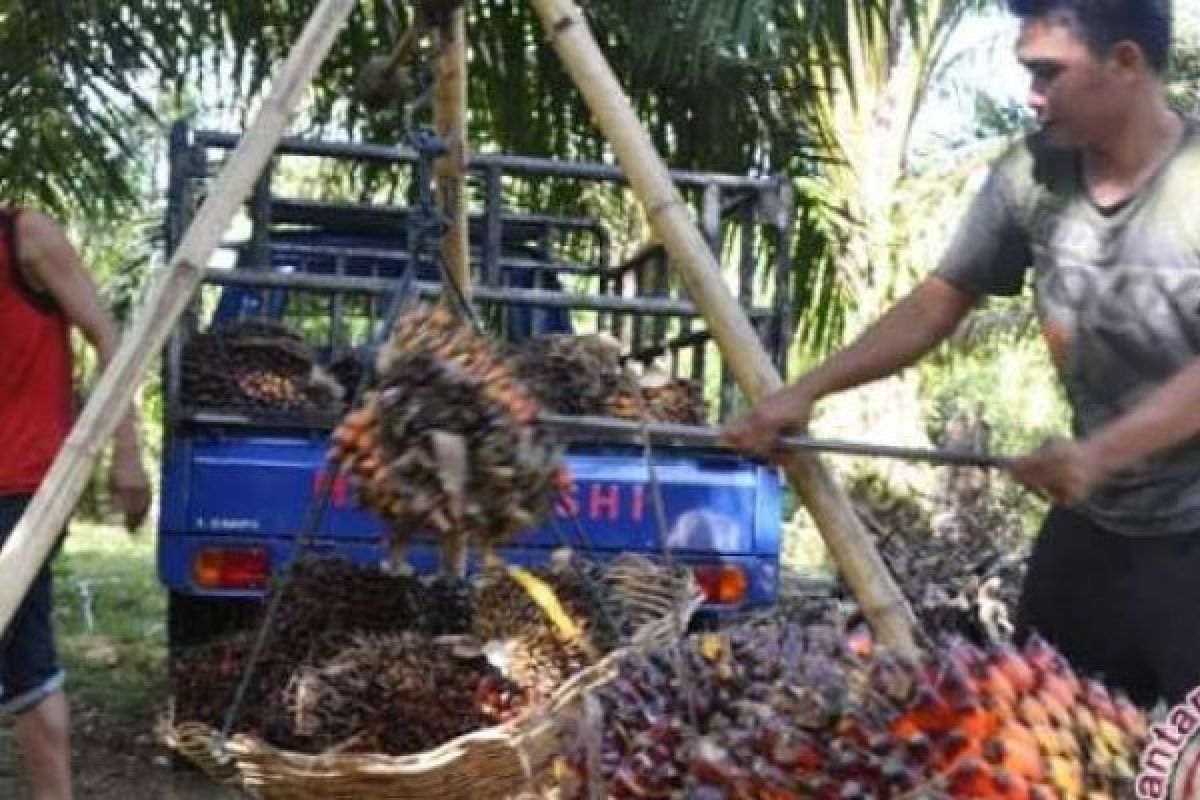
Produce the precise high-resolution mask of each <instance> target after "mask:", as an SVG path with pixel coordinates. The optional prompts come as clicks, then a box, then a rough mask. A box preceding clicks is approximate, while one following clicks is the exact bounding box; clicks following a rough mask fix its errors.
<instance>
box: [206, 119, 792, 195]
mask: <svg viewBox="0 0 1200 800" xmlns="http://www.w3.org/2000/svg"><path fill="white" fill-rule="evenodd" d="M240 139H241V137H240V136H239V135H237V134H233V133H223V132H220V131H195V132H193V134H192V141H193V143H194V144H195V145H196V146H197V147H203V148H213V149H221V150H232V149H233V148H235V147H237V145H238V142H239V141H240ZM276 152H278V153H279V154H281V155H290V156H318V157H325V158H349V159H353V160H357V161H375V162H383V163H392V164H411V163H413V162H415V161H416V160H417V152H416V151H415V150H413V149H412V148H409V147H399V146H389V145H379V144H355V143H353V142H329V141H319V140H315V139H305V138H301V137H288V138H285V139H283V140H282V141H280V143H279V146H278V148H276ZM489 167H499V168H500V169H502V170H504V171H506V172H517V173H525V174H527V175H539V176H545V177H557V178H578V179H584V180H594V181H604V182H606V183H619V184H624V183H626V180H625V173H623V172H622V171H621V169H620V168H619V167H615V166H612V165H610V164H600V163H596V162H581V161H559V160H557V159H553V158H536V157H533V156H510V155H494V154H480V153H472V154H470V155H469V157H468V160H467V168H468V169H470V170H486V169H488V168H489ZM671 177H672V179H674V181H675V182H676V183H677V184H679V185H680V186H683V187H699V188H703V187H705V186H709V185H712V184H716V185H718V186H720V187H721V188H723V189H732V190H737V189H755V190H763V189H770V188H771V187H772V186H773V185H774V181H773V179H771V178H751V177H741V176H738V175H723V174H721V173H718V172H697V171H694V170H671Z"/></svg>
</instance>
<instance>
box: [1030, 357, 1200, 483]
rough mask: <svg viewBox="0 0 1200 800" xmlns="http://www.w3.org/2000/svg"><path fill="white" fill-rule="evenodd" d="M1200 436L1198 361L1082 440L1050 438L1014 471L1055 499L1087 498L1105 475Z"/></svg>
mask: <svg viewBox="0 0 1200 800" xmlns="http://www.w3.org/2000/svg"><path fill="white" fill-rule="evenodd" d="M1198 434H1200V360H1196V361H1193V362H1192V363H1191V364H1189V365H1188V366H1187V367H1184V368H1183V369H1182V370H1180V371H1179V372H1178V373H1176V374H1175V376H1174V377H1172V378H1171V379H1170V380H1169V381H1167V382H1166V383H1165V384H1163V385H1162V386H1160V387H1159V388H1158V389H1157V390H1155V391H1154V392H1152V393H1151V394H1150V395H1148V396H1147V397H1146V398H1144V399H1143V400H1142V401H1141V402H1140V403H1138V404H1137V405H1135V406H1134V407H1133V408H1131V409H1129V411H1127V412H1126V413H1125V414H1123V415H1121V416H1120V417H1117V418H1116V419H1115V420H1113V421H1112V422H1110V423H1109V424H1107V425H1105V426H1104V427H1102V428H1100V429H1099V430H1097V431H1095V432H1093V433H1092V434H1091V436H1089V437H1088V438H1086V439H1083V440H1080V441H1071V440H1053V441H1050V442H1048V443H1047V444H1046V445H1044V446H1043V447H1042V448H1041V449H1040V450H1038V451H1037V452H1035V453H1034V454H1032V455H1031V456H1029V457H1027V458H1025V459H1022V460H1021V461H1020V462H1019V463H1018V464H1017V466H1016V468H1015V469H1014V474H1015V475H1016V477H1017V478H1018V480H1020V481H1021V482H1022V483H1024V484H1026V485H1027V486H1030V487H1033V488H1035V489H1039V490H1042V491H1044V492H1046V493H1047V494H1049V495H1050V498H1051V499H1052V500H1054V501H1055V502H1059V503H1076V502H1079V501H1081V500H1084V499H1086V498H1087V496H1088V495H1089V494H1091V493H1092V491H1093V490H1094V489H1095V488H1096V487H1097V486H1099V485H1100V484H1101V483H1103V482H1104V480H1105V479H1106V478H1108V477H1109V476H1110V475H1112V474H1113V473H1115V472H1118V471H1120V470H1122V469H1125V468H1126V467H1131V466H1133V465H1135V464H1137V463H1138V462H1139V461H1141V460H1142V459H1144V458H1147V457H1149V456H1153V455H1155V454H1157V453H1161V452H1162V451H1164V450H1168V449H1170V448H1171V447H1174V446H1175V445H1179V444H1182V443H1184V442H1186V441H1188V440H1189V439H1192V438H1193V437H1195V436H1197V435H1198Z"/></svg>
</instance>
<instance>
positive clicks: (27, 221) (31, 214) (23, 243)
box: [16, 208, 67, 260]
mask: <svg viewBox="0 0 1200 800" xmlns="http://www.w3.org/2000/svg"><path fill="white" fill-rule="evenodd" d="M16 226H17V246H18V249H19V253H20V256H21V259H22V260H26V259H31V260H36V256H37V254H39V253H43V252H45V251H46V250H47V249H49V248H52V247H54V246H57V245H61V243H62V242H64V241H66V237H67V235H66V231H64V230H63V227H62V225H60V224H59V222H58V221H57V220H55V219H54V218H53V217H51V216H50V215H49V214H46V213H44V212H42V211H38V210H36V209H32V208H30V209H23V210H22V211H21V213H20V214H19V215H18V216H17V220H16Z"/></svg>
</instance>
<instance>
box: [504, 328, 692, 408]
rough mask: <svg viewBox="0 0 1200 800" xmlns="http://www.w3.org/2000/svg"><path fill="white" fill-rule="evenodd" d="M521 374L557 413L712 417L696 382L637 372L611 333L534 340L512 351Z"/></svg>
mask: <svg viewBox="0 0 1200 800" xmlns="http://www.w3.org/2000/svg"><path fill="white" fill-rule="evenodd" d="M509 352H510V357H511V359H512V363H513V365H514V367H513V368H514V370H515V371H516V373H517V375H518V376H519V377H520V378H521V380H523V381H524V382H525V383H526V385H528V386H529V387H530V389H531V390H532V391H533V393H534V395H535V396H536V397H537V399H538V401H539V402H540V403H541V404H542V405H543V406H544V407H546V408H547V409H549V410H551V411H553V412H555V413H558V414H595V415H602V416H612V417H618V418H621V419H640V418H641V417H642V416H643V409H644V411H645V417H646V418H647V420H649V421H652V422H675V423H683V424H700V423H702V422H704V420H705V419H706V418H707V416H708V406H707V403H706V402H705V400H704V392H703V390H702V388H701V387H700V385H699V384H698V383H696V382H694V381H686V380H680V379H677V378H672V377H670V376H669V375H666V374H664V373H661V372H657V371H648V372H646V373H644V374H642V375H637V374H634V373H633V372H632V371H631V370H629V369H627V368H626V367H625V365H624V364H622V363H621V344H620V342H618V341H617V340H616V339H615V338H613V337H612V336H609V335H607V334H602V333H598V334H587V335H582V336H573V335H567V334H554V335H547V336H535V337H533V338H530V339H527V340H525V341H523V342H521V343H519V344H517V345H514V346H512V347H511V348H510V351H509Z"/></svg>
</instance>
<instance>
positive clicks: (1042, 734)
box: [1029, 724, 1066, 758]
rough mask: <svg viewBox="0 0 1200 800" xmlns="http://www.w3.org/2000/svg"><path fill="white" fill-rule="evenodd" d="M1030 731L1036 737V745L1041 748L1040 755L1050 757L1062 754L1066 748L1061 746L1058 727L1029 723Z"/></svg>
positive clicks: (1061, 741)
mask: <svg viewBox="0 0 1200 800" xmlns="http://www.w3.org/2000/svg"><path fill="white" fill-rule="evenodd" d="M1029 730H1030V732H1031V733H1032V734H1033V736H1034V738H1036V739H1037V742H1038V747H1040V748H1041V750H1042V755H1043V756H1045V757H1047V758H1051V757H1054V756H1059V755H1064V754H1065V753H1066V749H1065V748H1064V747H1063V740H1062V737H1061V736H1060V735H1059V734H1060V733H1061V729H1060V728H1056V727H1055V726H1054V725H1053V724H1051V725H1031V726H1030V727H1029Z"/></svg>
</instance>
